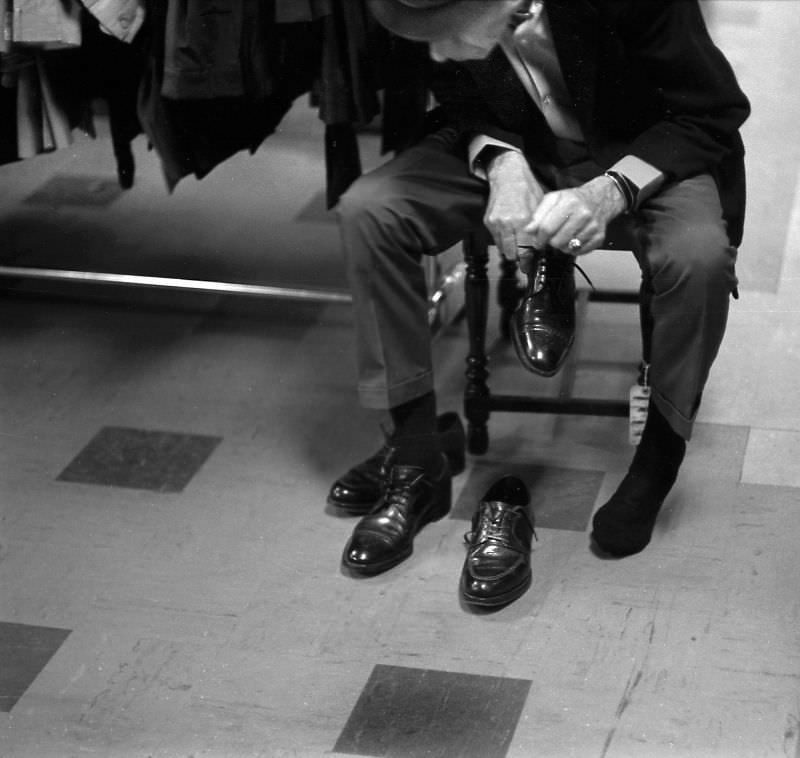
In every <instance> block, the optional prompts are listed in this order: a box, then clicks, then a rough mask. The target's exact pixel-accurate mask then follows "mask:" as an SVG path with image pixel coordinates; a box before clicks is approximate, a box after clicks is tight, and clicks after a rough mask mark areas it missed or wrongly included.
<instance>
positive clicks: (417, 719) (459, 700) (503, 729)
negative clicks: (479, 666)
mask: <svg viewBox="0 0 800 758" xmlns="http://www.w3.org/2000/svg"><path fill="white" fill-rule="evenodd" d="M530 686H531V683H530V681H528V680H527V679H505V678H502V677H493V676H476V675H474V674H458V673H449V672H446V671H433V670H430V669H413V668H405V667H402V666H382V665H379V666H375V668H374V669H373V670H372V674H371V675H370V678H369V681H368V682H367V684H366V686H365V687H364V689H363V691H362V693H361V696H360V697H359V699H358V702H357V703H356V705H355V708H353V711H352V713H351V714H350V718H349V719H348V721H347V724H346V725H345V727H344V729H343V730H342V733H341V735H340V736H339V739H338V740H337V742H336V745H335V747H334V752H338V753H346V754H350V755H364V756H380V758H451V756H452V757H453V758H455V756H458V757H459V758H503V756H505V755H506V753H507V751H508V748H509V745H510V744H511V740H512V738H513V736H514V730H515V729H516V726H517V721H518V720H519V717H520V714H521V713H522V708H523V706H524V705H525V700H526V698H527V697H528V691H529V690H530Z"/></svg>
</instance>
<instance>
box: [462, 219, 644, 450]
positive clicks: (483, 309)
mask: <svg viewBox="0 0 800 758" xmlns="http://www.w3.org/2000/svg"><path fill="white" fill-rule="evenodd" d="M463 249H464V259H465V261H466V269H467V271H466V280H465V283H464V287H465V292H464V295H465V309H466V316H467V332H468V335H469V355H468V356H467V369H466V379H467V381H466V386H465V388H464V415H465V416H466V419H467V449H468V450H469V452H470V453H473V454H475V455H481V454H483V453H485V452H486V450H487V449H488V447H489V431H488V427H487V422H488V420H489V415H490V414H491V412H492V411H508V412H512V413H566V414H578V415H589V416H627V415H628V412H629V407H628V398H627V397H625V398H622V399H620V400H608V399H605V398H602V399H601V398H573V397H569V396H568V390H569V388H571V386H572V383H573V379H574V376H575V371H576V361H575V360H574V359H573V358H572V357H570V358H568V359H567V362H566V363H565V365H564V367H563V368H562V370H561V373H560V379H561V387H562V391H561V392H560V393H559V396H558V397H555V398H554V397H536V396H524V395H499V394H498V395H493V394H492V393H491V392H490V391H489V386H488V382H487V380H488V377H489V371H488V369H487V363H488V359H487V355H486V324H487V317H488V311H489V300H488V292H489V279H488V275H487V267H488V262H489V243H488V237H487V236H486V235H485V234H483V233H476V234H473V235H470V236H469V237H467V238H466V239H465V240H464V245H463ZM500 267H501V275H500V281H499V285H498V302H499V304H500V308H501V319H500V331H501V334H502V336H503V337H504V338H508V336H509V328H510V319H511V315H512V314H513V312H514V310H515V309H516V307H517V305H518V303H519V301H520V299H521V297H522V292H523V290H522V289H521V288H520V286H519V283H518V281H517V264H516V261H508V260H506V259H504V258H502V259H501V262H500ZM577 298H578V299H577V303H576V337H575V344H573V346H572V351H571V352H572V355H573V356H574V355H577V354H578V353H579V350H580V332H581V328H580V327H581V325H582V323H583V320H584V316H585V312H586V307H587V305H588V303H590V302H606V303H609V302H610V303H631V304H638V305H639V309H640V321H641V327H642V347H643V350H642V355H643V363H646V362H648V360H649V354H650V333H651V331H652V318H651V315H650V307H649V304H650V298H651V293H650V291H649V289H648V288H646V287H645V285H644V283H643V284H642V286H641V287H640V289H639V291H638V292H635V291H634V292H631V291H625V290H603V291H597V290H591V291H589V290H579V291H578V295H577ZM639 370H640V371H641V366H640V367H639ZM640 378H641V377H640ZM565 389H566V390H567V391H566V392H565V391H564V390H565Z"/></svg>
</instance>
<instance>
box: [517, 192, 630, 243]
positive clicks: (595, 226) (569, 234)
mask: <svg viewBox="0 0 800 758" xmlns="http://www.w3.org/2000/svg"><path fill="white" fill-rule="evenodd" d="M625 208H626V204H625V198H624V197H623V195H622V193H621V192H620V191H619V189H618V188H617V186H616V184H615V183H614V181H613V180H611V179H609V178H608V177H607V176H598V177H596V178H594V179H592V180H590V181H588V182H586V184H583V185H581V186H580V187H575V188H574V189H565V190H557V191H555V192H548V193H547V194H545V196H544V197H543V198H542V201H541V203H539V206H538V207H537V208H536V212H535V213H534V215H533V219H532V220H531V222H530V223H529V224H528V225H527V226H526V227H525V232H526V237H530V238H531V239H532V240H533V241H534V244H535V246H536V247H539V248H540V249H544V248H545V247H546V246H548V245H549V246H550V247H554V248H556V249H557V250H561V251H563V252H565V253H570V254H571V255H584V254H585V253H590V252H591V251H592V250H596V249H597V248H598V247H601V246H602V245H603V242H604V241H605V238H606V229H607V228H608V224H609V223H610V222H611V220H612V219H614V218H615V217H616V216H619V215H620V214H621V213H623V212H624V211H625ZM575 240H577V241H579V242H580V246H578V245H577V244H576V243H575Z"/></svg>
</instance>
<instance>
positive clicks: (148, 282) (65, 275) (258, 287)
mask: <svg viewBox="0 0 800 758" xmlns="http://www.w3.org/2000/svg"><path fill="white" fill-rule="evenodd" d="M0 277H16V278H21V279H45V280H49V281H61V282H81V283H92V284H121V285H127V286H131V287H152V288H156V289H171V290H190V291H192V292H205V293H211V294H220V295H251V296H258V297H273V298H283V299H286V300H311V301H314V302H324V303H344V304H349V303H352V302H353V298H352V296H351V295H350V294H349V293H348V292H337V291H333V290H317V289H305V288H296V287H276V286H274V285H268V284H244V283H238V282H215V281H206V280H203V279H179V278H173V277H166V276H142V275H139V274H110V273H103V272H100V271H72V270H69V269H53V268H28V267H25V266H0Z"/></svg>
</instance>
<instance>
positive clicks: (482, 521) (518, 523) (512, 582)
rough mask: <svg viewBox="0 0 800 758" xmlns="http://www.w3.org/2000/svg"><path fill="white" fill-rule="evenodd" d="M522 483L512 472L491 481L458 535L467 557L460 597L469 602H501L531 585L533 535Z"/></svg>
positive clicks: (518, 594)
mask: <svg viewBox="0 0 800 758" xmlns="http://www.w3.org/2000/svg"><path fill="white" fill-rule="evenodd" d="M528 503H529V498H528V491H527V489H526V488H525V485H524V484H523V483H522V482H521V481H520V480H519V479H517V477H515V476H505V477H503V478H502V479H499V480H498V481H497V482H495V483H494V484H493V485H492V486H491V487H490V488H489V489H488V491H487V492H486V494H485V495H484V496H483V499H482V500H481V502H480V505H478V508H477V510H476V511H475V515H474V516H473V517H472V531H470V532H467V534H466V535H464V540H465V542H466V543H467V557H466V559H465V560H464V567H463V569H462V571H461V597H462V598H463V599H464V602H466V603H468V604H470V605H477V606H488V607H495V606H501V605H507V604H508V603H510V602H512V601H514V600H516V599H517V598H518V597H519V596H520V595H522V594H523V593H524V592H525V590H527V589H528V587H530V584H531V538H532V537H533V535H534V534H535V531H534V528H533V516H532V515H531V513H530V510H529V508H528Z"/></svg>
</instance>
